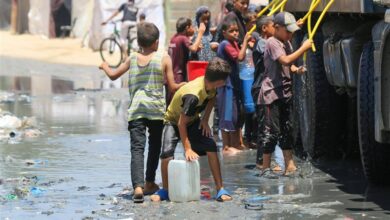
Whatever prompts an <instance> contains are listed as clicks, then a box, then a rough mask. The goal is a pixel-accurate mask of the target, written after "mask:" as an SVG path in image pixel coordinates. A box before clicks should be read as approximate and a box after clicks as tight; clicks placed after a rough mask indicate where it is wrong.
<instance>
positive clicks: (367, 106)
mask: <svg viewBox="0 0 390 220" xmlns="http://www.w3.org/2000/svg"><path fill="white" fill-rule="evenodd" d="M374 106H375V97H374V45H373V43H372V42H369V43H367V44H366V45H365V46H364V49H363V53H362V56H361V60H360V70H359V82H358V124H359V125H358V129H359V146H360V155H361V159H362V164H363V168H364V173H365V175H366V177H367V179H368V180H369V181H370V182H373V183H376V184H389V183H390V144H380V143H378V142H376V141H375V128H374V126H375V124H374V123H375V113H374Z"/></svg>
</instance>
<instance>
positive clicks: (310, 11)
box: [302, 0, 321, 63]
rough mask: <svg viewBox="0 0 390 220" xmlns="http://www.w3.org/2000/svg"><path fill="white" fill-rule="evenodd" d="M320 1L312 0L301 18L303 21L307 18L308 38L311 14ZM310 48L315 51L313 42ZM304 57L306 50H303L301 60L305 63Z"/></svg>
mask: <svg viewBox="0 0 390 220" xmlns="http://www.w3.org/2000/svg"><path fill="white" fill-rule="evenodd" d="M320 2H321V0H312V1H311V4H310V9H309V11H308V12H307V14H306V15H305V17H303V18H302V20H303V21H305V19H307V32H308V36H309V38H310V36H311V33H312V31H311V14H312V13H313V11H314V9H315V8H316V7H317V6H318V4H319V3H320ZM311 49H312V51H316V47H315V45H314V44H312V47H311ZM306 59H307V52H305V53H304V54H303V61H304V63H306Z"/></svg>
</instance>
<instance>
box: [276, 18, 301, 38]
mask: <svg viewBox="0 0 390 220" xmlns="http://www.w3.org/2000/svg"><path fill="white" fill-rule="evenodd" d="M274 26H275V34H274V36H275V37H276V38H278V39H279V40H281V41H284V42H286V41H288V40H290V39H291V38H292V35H293V33H294V32H295V31H297V30H299V29H300V28H299V26H298V25H297V21H296V20H295V17H294V15H292V14H291V13H289V12H280V13H278V14H277V15H275V17H274Z"/></svg>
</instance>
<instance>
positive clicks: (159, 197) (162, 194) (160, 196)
mask: <svg viewBox="0 0 390 220" xmlns="http://www.w3.org/2000/svg"><path fill="white" fill-rule="evenodd" d="M150 199H151V200H152V202H160V201H164V200H169V195H168V191H167V190H166V189H159V190H158V191H157V192H156V193H155V194H153V195H151V196H150Z"/></svg>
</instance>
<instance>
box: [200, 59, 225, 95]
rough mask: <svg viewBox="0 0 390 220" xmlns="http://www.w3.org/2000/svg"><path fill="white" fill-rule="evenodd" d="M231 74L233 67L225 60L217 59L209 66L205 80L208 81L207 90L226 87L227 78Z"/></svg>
mask: <svg viewBox="0 0 390 220" xmlns="http://www.w3.org/2000/svg"><path fill="white" fill-rule="evenodd" d="M230 72H231V67H230V65H229V63H228V62H226V61H225V60H223V59H221V58H218V57H215V58H213V59H212V60H211V61H210V62H209V65H207V69H206V73H205V76H204V78H205V80H206V89H207V90H210V89H216V88H218V87H221V86H224V85H225V82H226V79H227V77H228V76H229V74H230Z"/></svg>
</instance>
